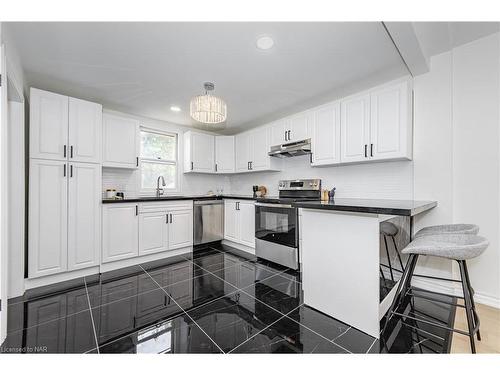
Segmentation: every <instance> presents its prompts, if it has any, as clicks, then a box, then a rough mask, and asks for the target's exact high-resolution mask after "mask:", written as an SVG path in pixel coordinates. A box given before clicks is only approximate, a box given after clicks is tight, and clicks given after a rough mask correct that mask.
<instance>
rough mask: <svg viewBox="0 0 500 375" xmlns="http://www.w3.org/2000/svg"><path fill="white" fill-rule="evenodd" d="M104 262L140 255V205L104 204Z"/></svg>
mask: <svg viewBox="0 0 500 375" xmlns="http://www.w3.org/2000/svg"><path fill="white" fill-rule="evenodd" d="M102 223H103V224H102V262H103V263H106V262H112V261H115V260H120V259H127V258H131V257H135V256H138V255H139V239H138V237H139V226H138V224H139V217H138V206H137V205H136V204H130V203H115V204H112V203H110V204H106V205H103V209H102Z"/></svg>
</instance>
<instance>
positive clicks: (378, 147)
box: [370, 82, 411, 160]
mask: <svg viewBox="0 0 500 375" xmlns="http://www.w3.org/2000/svg"><path fill="white" fill-rule="evenodd" d="M408 106H409V90H408V82H403V83H400V84H397V85H393V86H390V87H385V88H382V89H380V90H377V91H373V92H372V93H371V95H370V107H371V132H370V135H371V136H370V139H371V141H370V157H372V158H373V159H379V160H380V159H392V158H399V157H406V156H407V150H406V149H407V144H406V139H407V132H408V131H409V130H408V129H409V128H410V126H409V122H410V121H411V118H410V116H409V115H408V114H409V110H408Z"/></svg>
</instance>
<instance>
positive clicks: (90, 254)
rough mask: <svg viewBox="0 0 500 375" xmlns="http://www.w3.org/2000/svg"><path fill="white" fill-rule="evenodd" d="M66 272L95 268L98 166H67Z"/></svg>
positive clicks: (98, 246)
mask: <svg viewBox="0 0 500 375" xmlns="http://www.w3.org/2000/svg"><path fill="white" fill-rule="evenodd" d="M68 175H69V177H68V185H69V187H68V192H69V194H68V269H69V270H76V269H80V268H86V267H90V266H95V265H98V264H99V254H100V252H101V220H100V217H101V202H100V200H101V196H102V192H101V188H102V185H101V166H100V165H98V164H92V163H69V173H68Z"/></svg>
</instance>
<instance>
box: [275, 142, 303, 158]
mask: <svg viewBox="0 0 500 375" xmlns="http://www.w3.org/2000/svg"><path fill="white" fill-rule="evenodd" d="M310 153H311V140H310V139H304V140H303V141H298V142H291V143H285V144H282V145H278V146H272V147H271V151H270V152H269V153H268V155H269V156H276V157H278V158H289V157H292V156H301V155H308V154H310Z"/></svg>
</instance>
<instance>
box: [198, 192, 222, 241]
mask: <svg viewBox="0 0 500 375" xmlns="http://www.w3.org/2000/svg"><path fill="white" fill-rule="evenodd" d="M193 209H194V210H193V221H194V222H193V231H194V233H193V235H194V245H195V246H196V245H201V244H205V243H209V242H214V241H221V240H222V239H223V238H224V202H223V201H222V200H221V199H210V200H195V201H194V202H193Z"/></svg>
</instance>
